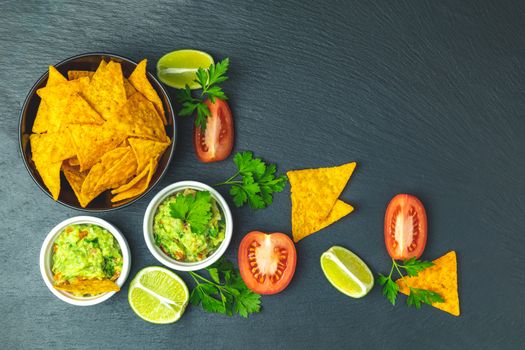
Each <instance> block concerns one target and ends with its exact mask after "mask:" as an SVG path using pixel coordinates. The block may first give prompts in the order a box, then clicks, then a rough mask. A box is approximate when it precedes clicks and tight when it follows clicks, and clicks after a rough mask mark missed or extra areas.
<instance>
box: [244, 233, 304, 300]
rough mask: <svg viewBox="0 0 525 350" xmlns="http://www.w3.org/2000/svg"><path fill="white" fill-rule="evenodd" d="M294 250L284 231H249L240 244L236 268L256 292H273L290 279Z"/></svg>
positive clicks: (285, 284)
mask: <svg viewBox="0 0 525 350" xmlns="http://www.w3.org/2000/svg"><path fill="white" fill-rule="evenodd" d="M296 262H297V253H296V252H295V245H294V244H293V242H292V240H291V239H290V238H289V237H288V236H287V235H285V234H284V233H278V232H276V233H270V234H267V233H263V232H258V231H253V232H250V233H248V234H247V235H246V236H245V237H244V238H243V240H242V242H241V245H240V246H239V271H240V273H241V277H242V279H243V280H244V283H246V286H248V288H250V289H251V290H252V291H254V292H255V293H259V294H276V293H279V292H281V291H282V290H283V289H285V288H286V287H287V286H288V284H289V283H290V281H291V280H292V277H293V274H294V272H295V265H296Z"/></svg>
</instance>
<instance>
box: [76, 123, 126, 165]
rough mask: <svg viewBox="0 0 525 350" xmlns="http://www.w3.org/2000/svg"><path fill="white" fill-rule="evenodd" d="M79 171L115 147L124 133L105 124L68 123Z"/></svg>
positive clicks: (123, 136)
mask: <svg viewBox="0 0 525 350" xmlns="http://www.w3.org/2000/svg"><path fill="white" fill-rule="evenodd" d="M69 131H70V133H71V139H72V140H73V144H74V147H75V148H74V149H75V153H76V155H77V158H78V161H79V163H80V171H84V170H87V169H90V168H91V167H92V166H93V165H95V163H96V162H98V161H99V160H100V159H101V158H102V156H103V155H104V154H105V153H106V152H108V151H110V150H112V149H114V148H115V147H117V145H118V144H120V143H121V142H122V141H124V140H125V139H126V135H125V134H123V133H122V132H119V131H118V130H117V129H113V128H111V127H110V126H108V125H107V123H105V124H103V125H70V126H69Z"/></svg>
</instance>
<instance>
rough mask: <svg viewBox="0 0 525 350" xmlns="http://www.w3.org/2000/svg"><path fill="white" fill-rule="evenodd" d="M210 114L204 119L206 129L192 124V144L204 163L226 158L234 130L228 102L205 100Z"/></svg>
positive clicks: (230, 148) (231, 143) (229, 151)
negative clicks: (202, 129)
mask: <svg viewBox="0 0 525 350" xmlns="http://www.w3.org/2000/svg"><path fill="white" fill-rule="evenodd" d="M206 105H208V108H209V110H210V116H209V117H208V118H207V119H206V130H204V132H202V131H201V128H200V127H199V126H194V130H193V145H194V146H195V154H196V155H197V158H198V159H199V160H200V161H201V162H204V163H211V162H218V161H221V160H224V159H226V158H228V156H229V155H230V153H231V151H232V148H233V139H234V130H233V118H232V112H231V110H230V107H229V106H228V103H227V102H226V101H222V100H219V99H215V102H214V103H212V102H211V101H210V100H207V101H206Z"/></svg>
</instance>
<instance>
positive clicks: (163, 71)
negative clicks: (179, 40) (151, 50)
mask: <svg viewBox="0 0 525 350" xmlns="http://www.w3.org/2000/svg"><path fill="white" fill-rule="evenodd" d="M211 64H213V57H211V56H210V55H209V54H207V53H206V52H202V51H197V50H177V51H172V52H170V53H167V54H165V55H164V56H162V57H161V58H160V60H159V61H158V62H157V76H158V77H159V79H160V81H162V82H163V83H164V84H166V85H168V86H171V87H173V88H176V89H182V88H184V87H185V86H186V85H188V86H189V87H190V89H197V88H199V84H197V83H195V82H194V80H195V78H196V74H195V73H197V69H198V68H208V67H209V66H210V65H211Z"/></svg>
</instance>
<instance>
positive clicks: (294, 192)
mask: <svg viewBox="0 0 525 350" xmlns="http://www.w3.org/2000/svg"><path fill="white" fill-rule="evenodd" d="M355 166H356V163H355V162H353V163H347V164H344V165H341V166H338V167H332V168H318V169H304V170H294V171H289V172H288V173H287V175H288V179H289V181H290V185H291V199H292V233H293V236H294V240H295V242H297V241H299V240H300V239H302V238H304V237H306V236H308V235H310V234H312V233H314V232H316V230H315V228H316V227H321V228H322V227H326V226H327V225H328V224H330V223H332V222H330V221H329V219H328V216H329V214H330V212H331V211H332V209H333V208H334V205H335V203H336V201H337V199H338V197H339V195H340V194H341V192H342V191H343V189H344V188H345V186H346V183H347V182H348V180H349V179H350V176H351V175H352V173H353V171H354V169H355ZM339 207H340V208H338V211H337V212H336V213H334V217H336V216H338V215H341V213H342V212H344V211H348V210H349V208H348V207H346V208H343V207H342V206H341V205H339ZM343 209H344V210H343ZM343 216H344V215H343ZM325 224H326V225H325Z"/></svg>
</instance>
